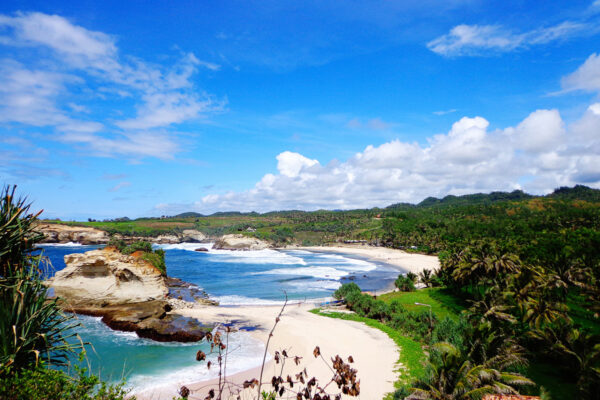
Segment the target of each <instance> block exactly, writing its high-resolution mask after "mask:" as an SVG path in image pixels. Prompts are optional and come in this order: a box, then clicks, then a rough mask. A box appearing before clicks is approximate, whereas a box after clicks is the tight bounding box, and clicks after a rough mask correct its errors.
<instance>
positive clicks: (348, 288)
mask: <svg viewBox="0 0 600 400" xmlns="http://www.w3.org/2000/svg"><path fill="white" fill-rule="evenodd" d="M350 293H361V290H360V287H358V285H357V284H356V283H354V282H351V283H344V284H343V285H342V286H340V287H339V288H338V289H337V290H336V291H335V292H334V293H333V297H334V298H336V299H337V300H341V299H344V298H346V297H347V296H348V295H349V294H350Z"/></svg>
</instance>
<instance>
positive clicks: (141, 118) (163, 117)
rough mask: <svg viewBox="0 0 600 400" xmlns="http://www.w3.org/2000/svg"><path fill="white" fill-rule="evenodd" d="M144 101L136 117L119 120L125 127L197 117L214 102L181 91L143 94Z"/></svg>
mask: <svg viewBox="0 0 600 400" xmlns="http://www.w3.org/2000/svg"><path fill="white" fill-rule="evenodd" d="M142 99H143V100H144V103H143V104H142V105H140V106H139V107H138V111H137V115H136V117H135V118H131V119H127V120H124V121H118V122H117V125H118V126H119V127H121V128H123V129H149V128H155V127H163V126H168V125H171V124H175V123H180V122H183V121H186V120H189V119H193V118H197V117H198V116H199V115H200V113H202V112H206V111H210V110H212V109H214V108H213V103H212V101H211V100H210V99H208V98H200V96H197V95H194V94H186V93H180V92H167V93H165V92H159V93H151V94H146V95H144V96H142Z"/></svg>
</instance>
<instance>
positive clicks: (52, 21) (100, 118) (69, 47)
mask: <svg viewBox="0 0 600 400" xmlns="http://www.w3.org/2000/svg"><path fill="white" fill-rule="evenodd" d="M0 48H4V49H5V50H7V53H6V54H10V50H11V49H16V50H17V52H16V53H14V54H13V56H12V57H11V56H7V57H5V58H3V59H0V122H4V123H9V124H17V125H25V126H34V127H46V128H50V129H51V130H53V132H52V135H49V136H48V137H51V138H53V139H56V140H59V141H62V142H65V143H76V144H77V145H78V146H79V147H82V148H84V149H86V150H91V151H92V154H95V155H99V156H116V157H120V156H125V157H133V158H143V157H159V158H163V159H164V158H172V157H173V155H174V154H175V153H176V152H177V151H179V150H180V149H181V146H180V145H179V143H178V138H177V135H176V134H175V133H171V134H167V133H166V131H165V129H167V128H168V127H170V126H172V125H173V124H179V123H183V122H186V121H189V120H193V119H196V118H200V117H202V116H204V115H205V114H206V113H209V112H211V111H214V110H216V109H219V108H220V107H221V106H222V104H221V103H220V102H218V101H215V99H214V98H212V97H211V96H209V95H207V94H205V93H203V92H201V91H199V90H198V89H197V88H195V87H194V84H193V80H192V77H193V75H194V74H196V73H197V72H198V70H199V68H207V69H210V70H217V69H218V68H219V66H218V65H216V64H212V63H208V62H204V61H201V60H199V59H198V58H196V56H195V55H194V54H191V53H188V54H183V55H181V56H180V57H179V59H178V60H177V61H176V62H175V63H174V64H173V65H168V66H165V65H156V64H150V63H147V62H145V61H143V60H140V59H134V58H133V57H128V56H127V55H122V54H120V51H119V49H118V46H117V40H116V38H115V37H113V36H111V35H108V34H106V33H103V32H97V31H92V30H88V29H86V28H84V27H82V26H79V25H75V24H73V23H72V22H71V21H69V20H68V19H66V18H63V17H61V16H58V15H48V14H43V13H37V12H32V13H16V14H14V15H1V14H0ZM28 49H31V51H32V52H31V53H28ZM124 99H125V100H126V102H124V101H123V100H124ZM86 102H87V103H88V104H86ZM132 103H133V107H132ZM95 108H98V109H99V111H100V112H101V114H98V115H96V114H94V110H95ZM107 108H108V109H110V108H113V113H112V115H111V113H108V114H107V113H106V109H107ZM128 108H130V109H131V110H130V111H128ZM123 112H124V114H123V116H121V117H119V115H121V114H122V113H123ZM128 113H129V114H130V115H127V114H128ZM107 115H109V117H107Z"/></svg>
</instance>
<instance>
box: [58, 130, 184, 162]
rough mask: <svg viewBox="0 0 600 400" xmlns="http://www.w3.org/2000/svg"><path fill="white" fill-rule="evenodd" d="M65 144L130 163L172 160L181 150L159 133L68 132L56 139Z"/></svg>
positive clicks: (174, 142) (169, 138)
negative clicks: (80, 146)
mask: <svg viewBox="0 0 600 400" xmlns="http://www.w3.org/2000/svg"><path fill="white" fill-rule="evenodd" d="M58 140H61V141H63V142H65V143H71V144H74V145H83V146H84V147H85V149H86V151H87V153H88V154H90V153H91V155H94V156H100V157H125V158H127V160H129V161H131V162H136V161H139V159H141V158H144V157H154V158H159V159H162V160H170V159H173V157H174V155H175V154H176V153H178V152H179V151H180V150H181V149H180V146H179V144H178V143H177V141H175V140H173V139H172V138H171V135H169V134H166V133H161V132H145V131H141V132H134V133H125V134H115V135H110V136H106V135H95V134H92V133H78V132H68V133H65V134H63V135H61V136H59V137H58Z"/></svg>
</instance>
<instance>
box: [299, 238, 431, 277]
mask: <svg viewBox="0 0 600 400" xmlns="http://www.w3.org/2000/svg"><path fill="white" fill-rule="evenodd" d="M294 249H298V250H308V251H318V252H335V253H346V254H354V255H357V256H362V257H367V258H369V259H371V260H374V261H380V262H384V263H387V264H390V265H394V266H396V267H399V268H400V269H402V270H405V271H410V272H414V273H415V274H418V273H419V272H421V271H423V270H424V269H429V270H431V271H432V272H433V270H435V269H437V268H439V267H440V261H439V259H438V258H437V256H428V255H426V254H417V253H407V252H406V251H402V250H397V249H390V248H388V247H374V246H368V245H360V244H359V245H354V244H348V245H345V244H336V245H335V246H312V247H294Z"/></svg>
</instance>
